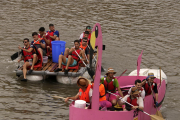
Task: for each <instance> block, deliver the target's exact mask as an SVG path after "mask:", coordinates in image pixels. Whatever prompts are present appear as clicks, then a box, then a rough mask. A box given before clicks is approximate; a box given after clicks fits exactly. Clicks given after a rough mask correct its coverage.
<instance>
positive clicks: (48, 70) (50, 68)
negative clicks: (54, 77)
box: [47, 63, 57, 71]
mask: <svg viewBox="0 0 180 120" xmlns="http://www.w3.org/2000/svg"><path fill="white" fill-rule="evenodd" d="M56 64H57V63H52V65H51V66H50V67H49V68H48V69H47V70H48V71H50V70H51V69H52V68H53V67H54V65H56Z"/></svg>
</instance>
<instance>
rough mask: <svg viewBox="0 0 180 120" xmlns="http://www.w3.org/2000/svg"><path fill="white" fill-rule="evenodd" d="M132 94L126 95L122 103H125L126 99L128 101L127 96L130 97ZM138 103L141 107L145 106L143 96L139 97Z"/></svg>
mask: <svg viewBox="0 0 180 120" xmlns="http://www.w3.org/2000/svg"><path fill="white" fill-rule="evenodd" d="M129 96H130V95H126V96H125V97H124V98H122V100H121V102H122V103H125V102H124V101H127V98H128V97H129ZM137 104H138V105H139V107H144V102H143V98H142V97H138V99H137Z"/></svg>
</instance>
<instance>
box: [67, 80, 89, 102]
mask: <svg viewBox="0 0 180 120" xmlns="http://www.w3.org/2000/svg"><path fill="white" fill-rule="evenodd" d="M77 85H78V87H79V92H78V93H77V94H76V96H74V97H67V98H66V99H65V100H64V101H65V102H67V101H68V100H69V99H72V100H77V99H79V100H84V101H86V103H90V102H91V98H92V88H91V84H90V82H89V80H88V79H86V78H84V77H79V79H78V80H77Z"/></svg>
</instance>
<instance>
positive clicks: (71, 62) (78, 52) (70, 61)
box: [54, 40, 86, 75]
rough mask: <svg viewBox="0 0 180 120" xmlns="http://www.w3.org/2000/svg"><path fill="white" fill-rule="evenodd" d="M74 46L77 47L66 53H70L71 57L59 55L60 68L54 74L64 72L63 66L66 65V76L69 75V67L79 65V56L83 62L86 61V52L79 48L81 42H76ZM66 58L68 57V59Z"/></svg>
mask: <svg viewBox="0 0 180 120" xmlns="http://www.w3.org/2000/svg"><path fill="white" fill-rule="evenodd" d="M74 46H75V47H72V48H71V49H70V50H68V48H67V49H66V50H65V52H67V51H69V52H68V54H69V55H67V53H65V54H64V56H63V55H59V60H58V63H59V66H58V68H57V69H56V70H55V71H54V72H58V71H62V69H61V64H63V65H66V68H65V71H64V74H65V75H68V67H69V66H75V65H77V61H78V60H79V57H78V55H79V56H81V57H82V58H81V59H82V60H86V58H85V52H84V50H80V48H79V40H75V41H74ZM66 56H68V58H66Z"/></svg>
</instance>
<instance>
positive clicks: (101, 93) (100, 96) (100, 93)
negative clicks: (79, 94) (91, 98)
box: [91, 83, 106, 101]
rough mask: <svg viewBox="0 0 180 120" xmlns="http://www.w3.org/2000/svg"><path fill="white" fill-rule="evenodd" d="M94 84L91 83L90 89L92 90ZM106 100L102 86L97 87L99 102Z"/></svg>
mask: <svg viewBox="0 0 180 120" xmlns="http://www.w3.org/2000/svg"><path fill="white" fill-rule="evenodd" d="M93 87H94V83H92V85H91V88H92V89H93ZM104 100H106V91H105V88H104V85H103V84H100V85H99V101H104Z"/></svg>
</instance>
